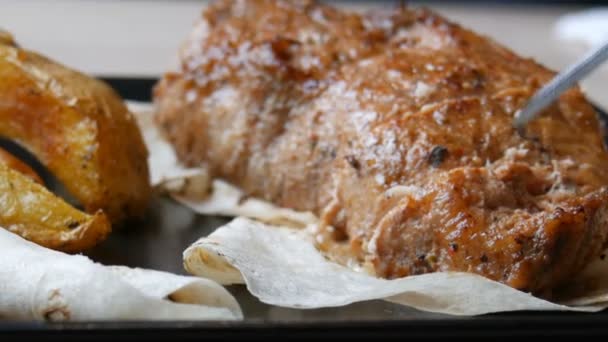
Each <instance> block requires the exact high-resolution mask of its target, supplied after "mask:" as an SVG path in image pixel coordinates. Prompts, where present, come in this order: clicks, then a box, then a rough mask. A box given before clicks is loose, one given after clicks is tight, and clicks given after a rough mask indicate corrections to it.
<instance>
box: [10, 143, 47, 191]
mask: <svg viewBox="0 0 608 342" xmlns="http://www.w3.org/2000/svg"><path fill="white" fill-rule="evenodd" d="M0 163H4V164H5V165H6V166H8V167H10V168H11V169H13V170H15V171H18V172H19V173H21V174H22V175H24V176H27V177H29V178H30V179H31V180H33V181H34V182H36V183H38V184H42V185H44V181H43V180H42V178H40V175H38V174H37V173H36V171H34V170H33V169H32V168H31V167H30V166H29V165H27V164H26V163H24V162H23V161H21V160H20V159H18V158H17V157H15V156H13V155H12V154H10V153H8V152H7V151H6V150H4V149H2V148H0Z"/></svg>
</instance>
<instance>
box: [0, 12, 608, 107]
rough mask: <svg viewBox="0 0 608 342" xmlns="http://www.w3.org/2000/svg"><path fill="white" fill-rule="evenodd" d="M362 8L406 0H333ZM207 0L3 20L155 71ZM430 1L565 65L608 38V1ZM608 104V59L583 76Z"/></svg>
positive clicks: (128, 67) (133, 70)
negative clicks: (587, 75) (606, 63)
mask: <svg viewBox="0 0 608 342" xmlns="http://www.w3.org/2000/svg"><path fill="white" fill-rule="evenodd" d="M325 2H326V3H331V4H334V5H336V6H344V7H348V8H351V9H355V10H360V9H365V8H369V7H382V8H390V7H393V6H396V5H398V4H399V3H400V1H364V0H359V1H357V0H350V1H325ZM206 3H207V1H202V0H199V1H194V0H173V1H170V0H120V1H119V0H53V1H49V0H0V27H1V28H4V29H6V30H8V31H10V32H12V33H13V34H14V35H15V37H16V38H17V40H18V41H19V42H20V43H21V45H23V46H25V47H28V48H30V49H33V50H36V51H39V52H42V53H44V54H46V55H48V56H50V57H52V58H54V59H56V60H58V61H61V62H62V63H64V64H67V65H69V66H71V67H74V68H77V69H80V70H83V71H85V72H88V73H91V74H94V75H98V76H106V77H107V76H115V77H116V76H117V77H146V78H155V77H158V76H159V75H161V74H162V72H163V71H165V70H167V69H168V68H171V67H172V66H173V65H174V64H175V60H176V59H175V53H176V50H177V48H178V46H179V44H180V42H181V41H182V40H183V39H184V37H185V35H186V34H187V33H188V32H189V30H190V28H191V26H192V24H193V22H194V21H195V20H196V18H197V17H198V16H199V15H200V12H201V11H202V9H203V7H204V6H205V4H206ZM406 3H407V4H409V5H410V6H427V7H430V8H433V9H435V10H437V11H438V12H440V13H442V14H443V15H445V16H446V17H448V18H450V19H451V20H453V21H456V22H458V23H460V24H462V25H464V26H467V27H469V28H472V29H474V30H476V31H477V32H479V33H482V34H484V35H487V36H490V37H492V38H494V39H495V40H497V41H499V42H500V43H502V44H505V45H507V46H508V47H510V48H511V49H513V50H515V51H516V52H517V53H518V54H520V55H522V56H526V57H532V58H534V59H536V60H537V61H538V62H540V63H542V64H545V65H546V66H548V67H550V68H552V69H554V70H559V69H561V68H563V67H565V66H566V65H568V64H569V63H572V62H573V61H574V60H576V59H577V58H579V57H580V56H581V55H583V54H584V53H585V52H586V51H588V50H589V49H590V48H591V47H592V46H593V45H594V44H595V45H597V44H599V43H601V42H602V41H605V40H608V1H496V0H495V1H472V0H469V1H407V2H406ZM583 88H584V90H585V91H586V92H587V94H588V96H589V97H590V99H591V100H592V101H593V102H595V103H597V104H599V105H601V106H602V107H603V108H608V65H605V66H604V67H603V68H602V69H601V70H600V71H598V72H595V73H594V74H593V75H592V76H590V77H589V78H588V79H586V80H585V81H584V82H583Z"/></svg>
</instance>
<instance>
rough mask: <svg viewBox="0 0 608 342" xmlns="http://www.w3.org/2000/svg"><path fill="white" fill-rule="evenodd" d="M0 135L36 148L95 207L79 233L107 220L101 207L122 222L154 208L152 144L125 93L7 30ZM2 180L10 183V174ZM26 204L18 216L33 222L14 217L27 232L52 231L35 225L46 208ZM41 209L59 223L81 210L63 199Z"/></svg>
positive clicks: (1, 63)
mask: <svg viewBox="0 0 608 342" xmlns="http://www.w3.org/2000/svg"><path fill="white" fill-rule="evenodd" d="M2 41H4V44H3V43H1V42H2ZM0 136H3V137H5V138H9V139H12V140H14V141H16V142H17V143H19V144H20V145H22V146H24V147H25V148H27V149H28V150H29V151H30V152H32V153H33V154H34V155H35V156H36V157H37V158H38V159H39V160H40V161H41V162H42V164H44V165H45V166H46V167H47V168H48V169H49V171H50V172H51V173H53V174H54V175H55V177H56V178H57V179H58V180H59V181H60V182H62V183H63V186H64V187H65V188H66V189H67V191H68V192H69V193H70V194H71V195H72V196H73V197H74V198H75V199H77V200H78V201H79V202H80V204H81V205H82V206H83V208H84V210H85V211H86V212H87V213H94V214H95V215H94V216H92V217H88V216H86V217H85V216H80V218H79V220H78V222H81V226H79V228H77V229H79V231H80V232H81V233H77V234H86V232H88V230H87V229H91V228H90V227H94V226H95V225H99V224H103V222H104V219H103V218H102V216H100V214H97V212H98V210H103V212H104V213H105V214H106V215H107V217H108V218H109V220H110V221H111V222H113V223H116V222H119V221H121V220H123V219H124V218H126V217H130V216H139V215H141V214H143V212H144V210H145V209H146V207H147V203H148V199H149V197H150V194H151V187H150V185H149V175H148V165H147V154H148V151H147V150H146V147H145V145H144V142H143V139H142V135H141V133H140V132H139V129H138V127H137V125H136V122H135V119H134V117H133V116H132V114H131V113H129V111H128V110H127V108H126V106H125V105H124V103H123V102H122V100H121V99H120V98H119V96H118V95H117V94H116V93H115V92H114V91H113V90H112V89H111V88H110V87H109V86H107V85H106V84H105V83H103V82H101V81H98V80H96V79H93V78H91V77H88V76H86V75H84V74H82V73H79V72H77V71H74V70H71V69H69V68H67V67H65V66H62V65H60V64H58V63H55V62H53V61H51V60H49V59H47V58H45V57H43V56H41V55H39V54H36V53H34V52H31V51H27V50H24V49H21V48H19V47H17V46H16V45H15V44H14V43H12V39H11V38H10V36H7V37H5V38H2V36H0ZM4 172H6V171H4ZM2 182H4V183H3V184H5V185H6V184H8V183H6V182H8V181H7V180H6V179H2ZM12 184H13V185H15V184H16V183H14V182H13V183H12ZM19 184H23V185H24V186H25V185H26V183H19ZM8 189H10V188H8ZM16 189H18V188H16ZM32 191H33V190H32ZM38 193H42V190H40V191H38V192H37V194H38ZM11 195H12V196H18V195H17V194H16V193H12V194H11ZM3 196H6V195H3ZM40 196H42V195H40ZM44 196H46V195H44ZM22 197H23V196H18V198H22ZM3 198H4V197H3ZM15 198H17V197H15ZM40 198H42V197H40ZM47 198H50V197H48V196H47ZM41 205H42V204H41ZM51 206H54V208H55V209H56V210H59V211H60V212H59V213H56V214H52V212H51V211H49V210H47V209H49V208H50V207H51ZM20 208H22V212H21V213H22V215H21V216H19V217H16V216H15V218H16V219H17V218H18V219H21V220H23V221H22V223H25V222H29V223H30V226H29V227H26V226H24V225H23V224H22V225H17V223H18V222H19V221H17V220H15V221H12V222H13V223H12V224H15V225H17V226H19V227H23V228H20V229H21V230H20V232H21V233H23V234H25V233H26V232H27V234H30V236H33V235H31V234H42V235H44V234H46V232H47V231H46V230H43V231H41V232H40V233H34V229H33V228H32V227H33V225H34V223H35V222H38V221H36V220H37V219H39V218H41V217H42V216H36V215H42V213H39V212H37V211H36V210H37V209H36V207H32V206H21V207H20ZM42 208H45V209H40V210H43V211H44V212H45V215H46V214H52V215H59V216H52V217H56V220H55V221H53V223H56V224H65V222H64V221H63V219H64V218H66V217H68V216H70V215H76V212H75V211H74V210H75V209H68V208H67V207H63V204H62V205H59V204H57V203H55V204H53V205H51V204H49V205H47V206H43V207H42ZM27 210H33V211H32V215H34V216H33V217H29V218H28V216H27ZM70 210H71V211H70ZM61 211H63V212H64V213H65V214H64V215H63V216H61V215H62V214H61ZM68 212H69V215H68ZM47 223H50V222H47ZM86 227H89V228H86ZM15 229H17V228H13V230H15ZM70 231H71V230H70ZM23 234H22V235H23ZM66 234H67V233H66ZM70 234H72V233H70ZM42 235H40V236H42Z"/></svg>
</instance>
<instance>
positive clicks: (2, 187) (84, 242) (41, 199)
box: [0, 159, 111, 252]
mask: <svg viewBox="0 0 608 342" xmlns="http://www.w3.org/2000/svg"><path fill="white" fill-rule="evenodd" d="M3 160H4V159H3ZM0 226H2V227H4V228H6V229H8V230H10V231H11V232H13V233H16V234H19V235H20V236H22V237H24V238H26V239H28V240H30V241H33V242H35V243H37V244H39V245H42V246H45V247H48V248H52V249H56V250H61V251H64V252H78V251H83V250H86V249H89V248H91V247H93V246H95V245H96V244H97V243H98V242H99V241H102V240H104V239H105V238H106V236H107V235H108V234H109V233H110V231H111V225H110V222H109V221H108V219H107V217H106V215H105V214H104V213H103V212H102V211H101V210H100V211H98V212H96V213H94V214H93V215H88V214H86V213H83V212H81V211H79V210H77V209H75V208H73V207H72V206H70V205H69V204H67V203H66V202H64V201H63V200H62V199H61V198H59V197H57V196H55V195H54V194H52V193H51V192H49V191H48V190H47V189H46V188H45V187H44V186H42V185H41V184H38V183H36V182H35V181H34V180H33V179H32V178H30V177H28V176H26V175H23V174H21V173H20V172H18V171H16V170H14V169H12V168H11V167H9V166H8V164H6V163H5V162H4V161H0Z"/></svg>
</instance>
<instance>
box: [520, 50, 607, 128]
mask: <svg viewBox="0 0 608 342" xmlns="http://www.w3.org/2000/svg"><path fill="white" fill-rule="evenodd" d="M606 60H608V41H607V42H606V43H605V44H604V45H602V46H600V47H599V48H597V49H595V50H593V51H591V52H590V53H588V54H587V55H586V56H584V57H583V58H582V59H580V60H579V61H578V62H576V63H574V64H573V65H571V66H570V67H568V68H567V69H565V70H564V71H562V72H560V73H559V74H558V75H557V76H555V78H553V80H551V82H549V83H547V84H546V85H545V86H544V87H542V88H541V89H540V90H539V91H538V92H537V93H536V94H535V95H534V96H532V98H531V99H530V101H529V102H528V103H527V104H526V106H525V107H524V108H523V109H521V110H519V111H518V112H517V113H516V114H515V118H514V119H513V125H514V126H515V128H516V129H517V130H518V131H519V132H523V130H524V128H525V126H526V124H528V122H530V121H531V120H532V119H534V118H535V117H536V116H538V115H539V113H540V112H541V111H542V110H543V109H544V108H546V107H547V106H548V105H550V104H551V103H552V102H553V101H555V100H556V99H557V98H558V97H559V95H560V94H561V93H563V92H564V91H566V90H568V89H569V88H571V87H572V86H573V85H574V84H575V83H576V82H578V81H580V80H581V79H583V78H584V77H585V76H587V75H588V74H589V73H590V72H591V71H593V70H594V69H596V68H597V67H599V66H600V65H601V64H602V63H603V62H605V61H606Z"/></svg>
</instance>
